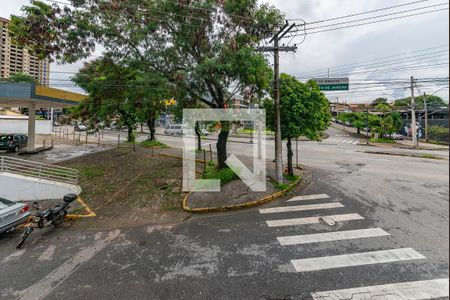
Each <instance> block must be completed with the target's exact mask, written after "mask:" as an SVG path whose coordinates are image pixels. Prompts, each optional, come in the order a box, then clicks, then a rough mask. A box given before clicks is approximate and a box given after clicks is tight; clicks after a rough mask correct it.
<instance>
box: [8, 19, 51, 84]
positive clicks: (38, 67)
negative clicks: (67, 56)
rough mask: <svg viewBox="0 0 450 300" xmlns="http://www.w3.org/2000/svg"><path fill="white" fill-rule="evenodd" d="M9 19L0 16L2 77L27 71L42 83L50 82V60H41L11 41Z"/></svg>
mask: <svg viewBox="0 0 450 300" xmlns="http://www.w3.org/2000/svg"><path fill="white" fill-rule="evenodd" d="M8 23H9V20H7V19H4V18H1V17H0V78H9V77H10V76H11V75H13V74H15V73H17V72H24V73H27V74H29V75H31V76H33V77H34V78H36V80H37V82H38V83H39V84H41V85H45V86H48V85H49V82H50V78H49V76H50V62H49V60H48V59H45V60H39V59H38V58H37V57H36V56H34V55H31V54H30V53H29V52H28V51H27V50H26V49H24V48H23V47H18V46H16V45H13V44H12V43H11V37H10V35H9V31H8Z"/></svg>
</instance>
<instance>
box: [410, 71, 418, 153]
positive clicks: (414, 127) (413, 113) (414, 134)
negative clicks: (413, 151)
mask: <svg viewBox="0 0 450 300" xmlns="http://www.w3.org/2000/svg"><path fill="white" fill-rule="evenodd" d="M411 135H412V141H413V146H414V147H416V146H418V145H419V144H418V139H417V125H416V99H415V98H414V77H413V76H411Z"/></svg>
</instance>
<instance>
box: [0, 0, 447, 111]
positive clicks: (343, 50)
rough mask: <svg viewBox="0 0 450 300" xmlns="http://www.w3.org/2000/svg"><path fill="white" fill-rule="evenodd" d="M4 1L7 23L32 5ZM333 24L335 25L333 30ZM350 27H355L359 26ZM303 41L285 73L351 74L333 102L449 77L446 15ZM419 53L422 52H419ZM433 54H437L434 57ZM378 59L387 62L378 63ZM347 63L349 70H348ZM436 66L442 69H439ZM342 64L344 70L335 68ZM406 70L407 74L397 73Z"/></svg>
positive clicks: (433, 87) (288, 1) (301, 4)
mask: <svg viewBox="0 0 450 300" xmlns="http://www.w3.org/2000/svg"><path fill="white" fill-rule="evenodd" d="M0 1H1V6H0V16H1V17H4V18H9V16H10V15H11V14H16V15H20V14H21V11H20V9H21V7H22V6H23V5H27V4H28V3H29V0H0ZM260 2H261V3H269V4H272V5H274V6H276V7H277V8H279V9H280V10H281V11H282V12H283V13H284V14H285V15H286V18H288V19H303V20H305V21H306V22H307V23H311V22H314V21H320V20H326V19H330V18H334V17H341V16H346V15H349V14H355V13H361V12H365V11H370V10H375V9H379V8H385V7H391V6H394V5H400V4H404V3H408V2H413V0H400V1H399V0H264V1H263V0H261V1H260ZM444 3H445V0H426V1H422V2H421V3H417V4H415V5H412V6H405V7H400V8H396V9H392V10H387V11H379V12H376V13H372V14H367V15H361V16H355V17H352V18H347V19H339V20H335V21H328V22H323V23H317V24H311V25H307V28H308V32H313V31H314V29H309V28H313V27H316V26H324V25H328V26H329V27H325V29H331V28H336V27H342V26H345V24H344V25H336V23H340V22H344V21H350V20H357V19H361V18H367V17H374V16H377V15H381V14H388V13H395V12H399V11H406V10H409V11H410V12H405V13H403V15H405V14H416V13H420V12H423V11H430V10H437V9H440V8H444V7H448V1H447V4H445V5H447V6H438V7H431V6H432V5H439V4H444ZM425 6H430V8H427V9H423V10H421V9H420V8H421V7H425ZM396 16H399V15H392V16H391V17H396ZM385 18H388V17H385ZM372 20H380V19H372ZM292 22H294V21H292ZM296 22H301V21H296ZM333 24H335V25H334V26H331V25H333ZM352 24H357V22H355V23H352ZM317 30H320V29H317ZM303 39H304V38H303V37H296V38H294V39H293V40H290V39H286V40H284V41H283V42H284V43H286V44H289V45H294V44H297V47H298V49H297V52H296V53H282V54H281V57H280V66H281V71H282V72H284V73H288V74H291V75H295V76H298V77H299V78H303V79H304V80H306V79H310V78H316V77H324V76H327V69H328V68H330V76H331V77H333V76H336V77H343V76H338V75H342V74H339V73H342V71H346V72H345V73H347V72H348V74H347V75H345V74H344V77H347V76H348V77H349V78H350V91H348V92H346V91H342V92H327V93H326V94H327V96H328V97H329V99H330V101H339V102H340V103H343V102H347V103H369V102H371V101H372V100H373V99H375V98H376V97H378V96H381V97H385V98H388V99H389V100H391V101H393V100H394V99H398V98H403V97H406V96H410V89H409V88H408V84H407V81H408V80H410V78H411V76H414V77H415V78H418V79H419V80H420V79H421V78H436V77H448V75H449V67H448V52H446V53H445V51H448V49H449V46H448V44H449V12H448V10H446V11H443V12H442V11H441V12H435V13H430V14H424V15H418V16H412V17H410V18H403V19H399V20H392V21H388V22H380V23H377V24H371V25H367V26H361V27H355V28H347V29H342V30H336V31H330V32H325V33H318V34H311V35H307V36H306V39H304V40H303ZM437 47H441V48H437ZM430 48H433V49H434V50H433V49H430ZM424 49H429V50H424ZM421 50H422V52H417V51H421ZM433 53H435V54H434V55H431V54H433ZM99 54H101V53H97V55H99ZM439 55H440V56H439ZM393 56H395V57H393ZM386 57H391V58H386ZM380 58H384V59H383V60H380ZM268 59H269V61H272V58H271V57H268ZM402 59H403V61H402ZM381 62H383V63H384V67H383V68H379V69H378V71H377V72H371V71H370V70H371V69H373V68H374V67H375V66H377V63H378V64H379V63H381ZM349 64H351V66H347V65H349ZM437 64H439V65H441V66H436V65H437ZM82 65H83V62H78V63H76V64H72V65H57V64H52V68H51V70H52V71H57V72H76V71H77V70H78V69H79V68H80V67H81V66H82ZM343 65H346V66H345V67H340V68H337V67H339V66H343ZM364 65H365V66H364ZM417 65H428V66H432V68H421V69H418V68H417ZM402 68H403V69H406V70H398V69H402ZM392 69H396V71H395V72H392ZM318 70H319V71H320V72H319V71H318ZM387 71H389V72H387ZM70 76H71V75H69V74H60V73H52V74H51V82H50V83H51V85H52V84H53V85H54V86H57V84H58V83H59V84H61V81H58V80H60V79H68V78H69V77H70ZM393 79H395V80H402V81H403V82H402V83H399V85H397V86H392V85H374V84H370V82H374V81H378V82H379V81H382V82H386V81H391V80H393ZM367 82H369V84H367ZM447 85H448V83H444V84H440V85H439V84H437V83H434V82H431V83H419V86H418V88H417V89H416V93H425V92H426V93H428V94H432V93H434V92H436V91H437V90H438V89H440V88H442V87H445V86H447ZM66 89H67V87H66ZM71 89H73V88H71ZM75 90H76V89H75ZM448 93H449V92H448V89H444V90H442V91H440V92H437V95H439V96H441V97H443V98H444V99H445V100H446V101H448V99H449V95H448Z"/></svg>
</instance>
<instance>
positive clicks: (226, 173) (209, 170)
mask: <svg viewBox="0 0 450 300" xmlns="http://www.w3.org/2000/svg"><path fill="white" fill-rule="evenodd" d="M237 178H238V176H237V175H236V173H234V172H233V170H231V169H230V168H225V169H221V170H218V169H217V165H216V164H215V163H213V162H209V163H208V165H207V166H206V172H205V173H203V175H202V179H219V180H220V182H221V184H226V183H228V182H231V181H233V180H235V179H237Z"/></svg>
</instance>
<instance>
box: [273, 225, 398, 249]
mask: <svg viewBox="0 0 450 300" xmlns="http://www.w3.org/2000/svg"><path fill="white" fill-rule="evenodd" d="M389 235H390V234H389V233H387V232H386V231H384V230H383V229H381V228H373V229H361V230H349V231H336V232H327V233H316V234H305V235H297V236H286V237H278V238H277V240H278V241H279V242H280V244H281V245H282V246H288V245H301V244H312V243H320V242H331V241H342V240H354V239H362V238H372V237H382V236H389Z"/></svg>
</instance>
